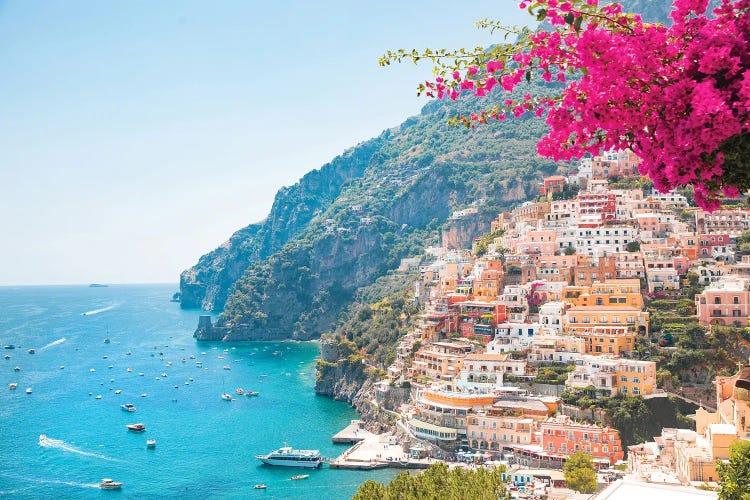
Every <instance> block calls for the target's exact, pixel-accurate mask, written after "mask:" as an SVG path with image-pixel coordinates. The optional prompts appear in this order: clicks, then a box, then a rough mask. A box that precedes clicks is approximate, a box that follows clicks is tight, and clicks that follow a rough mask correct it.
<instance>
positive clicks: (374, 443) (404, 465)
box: [328, 433, 433, 470]
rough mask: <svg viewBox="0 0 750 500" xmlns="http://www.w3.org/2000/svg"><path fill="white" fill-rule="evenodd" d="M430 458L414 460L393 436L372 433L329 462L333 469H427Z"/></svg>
mask: <svg viewBox="0 0 750 500" xmlns="http://www.w3.org/2000/svg"><path fill="white" fill-rule="evenodd" d="M432 463H433V460H432V459H429V458H412V457H410V456H409V455H408V454H406V453H404V449H403V447H402V445H401V444H399V443H397V442H396V441H395V438H394V437H393V436H391V435H378V434H372V433H370V435H369V436H367V437H365V438H363V439H361V440H360V441H359V442H358V443H357V444H355V445H354V446H352V447H351V448H349V449H348V450H346V451H345V452H344V453H342V454H341V455H340V456H339V457H337V458H336V459H334V460H331V461H330V462H328V467H330V468H331V469H356V470H372V469H384V468H388V467H389V468H397V469H427V468H428V467H429V466H430V465H431V464H432Z"/></svg>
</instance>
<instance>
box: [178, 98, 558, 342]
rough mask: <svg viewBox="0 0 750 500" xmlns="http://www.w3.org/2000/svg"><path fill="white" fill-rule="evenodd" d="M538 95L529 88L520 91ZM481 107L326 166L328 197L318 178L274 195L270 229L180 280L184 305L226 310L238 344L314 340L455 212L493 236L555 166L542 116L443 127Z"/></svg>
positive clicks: (435, 110) (414, 127)
mask: <svg viewBox="0 0 750 500" xmlns="http://www.w3.org/2000/svg"><path fill="white" fill-rule="evenodd" d="M538 90H539V87H538V86H535V84H529V85H527V87H526V88H525V89H521V92H525V91H529V92H532V93H533V92H535V91H538ZM477 106H478V104H477V102H476V100H473V99H466V100H464V101H460V102H450V101H448V102H431V103H429V104H428V105H427V106H425V107H424V109H423V111H422V114H421V115H420V116H415V117H412V118H409V119H408V120H406V121H405V122H404V123H403V124H402V125H401V126H400V127H397V128H394V129H390V130H387V131H385V132H383V134H381V135H380V136H379V137H378V138H376V139H372V140H370V141H367V142H365V143H363V144H361V145H359V146H357V147H355V148H353V149H352V150H350V151H348V152H347V153H345V154H344V155H342V156H341V157H338V158H336V159H335V160H334V161H332V162H331V163H330V164H329V165H326V166H325V167H323V168H322V169H321V170H320V173H319V174H317V177H318V178H319V180H320V179H322V178H326V179H327V178H329V177H331V176H333V175H334V174H336V182H333V183H332V184H330V185H327V189H324V190H322V192H318V191H316V190H315V189H314V185H317V184H316V183H312V182H311V180H310V179H308V176H310V175H312V174H308V176H305V178H303V179H302V180H301V181H300V184H304V187H300V185H295V186H293V187H291V188H287V189H285V190H282V191H281V192H279V194H278V195H277V197H276V202H275V203H274V209H273V211H272V214H271V215H270V216H269V218H268V219H267V220H266V221H264V222H263V223H261V224H260V225H255V226H252V227H251V228H247V229H246V230H244V232H243V233H241V234H240V233H238V234H237V235H235V237H233V240H232V241H231V242H230V244H227V245H224V246H222V247H221V248H220V249H218V250H216V251H214V252H212V253H211V254H208V255H206V256H204V257H203V258H201V260H200V262H199V263H198V265H197V266H196V267H194V268H192V269H190V270H187V271H185V272H184V273H183V275H182V283H181V288H182V290H183V305H184V306H185V307H194V306H196V305H202V306H203V307H207V306H211V307H212V308H213V309H219V308H221V306H222V305H223V309H224V311H223V314H222V315H221V316H220V318H219V325H221V326H227V327H229V329H230V330H232V335H231V338H233V339H253V338H259V337H260V336H261V333H260V332H263V335H264V338H269V337H270V338H285V337H292V336H294V337H296V338H299V339H308V338H315V337H318V336H319V335H320V334H321V333H323V332H326V331H329V330H331V329H332V327H333V326H334V325H335V324H336V322H337V321H338V320H339V316H340V314H341V313H342V312H343V311H344V310H345V308H346V307H347V306H348V305H349V304H350V303H351V302H352V301H353V300H354V297H355V296H356V293H357V290H359V289H360V288H362V287H364V286H367V285H369V284H371V283H373V282H374V281H375V280H376V279H378V278H379V277H381V276H383V275H385V274H386V273H387V272H388V271H389V270H393V269H395V268H396V267H397V266H398V264H399V261H400V259H401V258H403V257H410V256H413V255H415V254H417V253H419V252H420V251H421V249H422V248H423V247H424V245H425V242H426V241H428V240H429V239H430V238H433V237H434V235H435V234H437V233H436V232H437V231H439V230H440V229H442V228H443V226H444V224H446V221H448V220H449V217H450V215H451V214H452V212H454V211H455V210H459V209H464V208H467V207H469V206H474V207H475V208H477V214H476V216H474V220H473V222H472V223H473V227H472V229H473V230H474V231H475V234H481V233H483V232H487V230H489V224H490V222H491V220H492V218H493V217H495V216H496V215H497V213H498V212H499V211H501V210H503V209H509V208H511V207H512V206H514V205H515V204H516V203H518V202H520V201H524V200H526V199H529V198H531V197H533V196H535V195H536V193H537V184H538V182H539V180H540V179H541V177H543V176H545V175H549V174H551V173H553V172H555V171H556V170H557V165H555V164H554V163H553V162H551V161H548V160H545V159H543V158H540V157H538V156H537V154H536V142H537V140H538V139H539V137H540V136H541V135H542V134H543V133H544V132H545V129H546V126H545V125H544V123H543V122H542V121H540V120H539V119H531V118H529V119H520V120H515V121H508V122H498V123H497V124H495V125H493V126H492V127H484V128H482V129H478V130H475V131H470V130H464V129H461V128H454V127H451V126H449V125H447V123H446V120H447V118H448V116H450V115H454V114H458V113H466V112H470V111H471V110H472V109H473V108H475V107H477ZM350 162H353V163H355V164H356V165H355V166H350V167H347V165H349V163H350ZM318 184H321V183H320V182H319V183H318ZM318 187H320V186H318ZM292 215H294V217H292ZM455 223H456V221H451V224H455ZM243 238H244V239H243ZM470 242H471V240H470V239H468V240H467V241H465V242H460V243H462V244H465V246H466V247H468V246H470ZM240 271H241V272H240ZM238 273H239V274H238ZM186 292H187V294H186ZM185 297H187V298H185ZM223 297H226V301H225V303H223V304H222V298H223Z"/></svg>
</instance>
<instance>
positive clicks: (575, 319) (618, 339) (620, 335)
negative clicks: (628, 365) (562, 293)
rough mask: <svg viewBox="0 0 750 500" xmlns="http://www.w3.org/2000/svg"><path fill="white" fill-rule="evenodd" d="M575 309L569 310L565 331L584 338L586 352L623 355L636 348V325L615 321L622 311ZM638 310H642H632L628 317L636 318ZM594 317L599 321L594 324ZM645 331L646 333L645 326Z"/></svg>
mask: <svg viewBox="0 0 750 500" xmlns="http://www.w3.org/2000/svg"><path fill="white" fill-rule="evenodd" d="M573 309H577V308H573ZM573 309H571V310H570V311H568V315H569V316H568V323H566V324H565V325H564V331H565V332H566V333H568V334H571V335H575V336H576V337H580V338H582V339H583V347H584V353H585V354H594V355H601V354H609V355H614V356H621V355H623V354H625V353H628V352H631V351H632V350H633V349H634V348H635V338H636V336H637V335H638V330H636V328H635V327H634V326H630V325H629V326H623V325H622V324H618V323H619V321H618V322H614V323H613V320H614V319H617V318H618V315H619V314H622V313H621V312H620V313H615V314H611V312H608V311H601V310H598V311H592V310H590V309H591V308H585V309H586V310H582V311H581V310H579V311H575V310H573ZM637 312H640V311H632V312H631V313H630V314H631V315H630V316H627V317H626V318H629V317H633V318H635V317H636V313H637ZM586 319H588V321H585V320H586ZM593 319H596V320H597V321H596V324H593V325H592V324H591V323H592V320H593ZM639 330H640V328H639ZM643 333H646V331H645V327H644V330H643Z"/></svg>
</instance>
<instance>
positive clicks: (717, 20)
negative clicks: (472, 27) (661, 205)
mask: <svg viewBox="0 0 750 500" xmlns="http://www.w3.org/2000/svg"><path fill="white" fill-rule="evenodd" d="M708 3H709V0H673V4H672V6H673V12H672V14H671V17H672V19H673V23H672V25H671V26H665V25H662V24H658V23H653V24H650V23H645V22H644V21H643V19H642V18H641V16H640V15H638V14H627V13H624V12H623V9H622V6H621V5H619V4H617V3H612V4H605V5H599V1H598V0H565V1H560V0H535V1H533V2H532V1H531V0H522V1H520V6H521V7H522V8H528V11H529V13H530V14H531V15H532V16H535V17H536V19H537V21H539V22H542V21H546V23H547V24H546V25H542V29H538V30H532V29H529V28H515V27H512V28H511V27H505V26H502V25H501V24H500V23H498V22H496V21H491V20H484V21H480V22H479V23H477V24H478V25H479V26H480V27H483V28H486V29H490V30H491V31H492V32H493V33H494V32H498V33H500V34H503V35H504V36H505V39H506V40H508V39H509V38H510V39H511V40H515V41H513V42H505V43H499V44H497V45H494V46H493V47H492V48H490V49H486V50H485V49H484V48H482V47H477V48H476V49H474V50H466V49H461V50H458V51H447V50H431V49H427V50H425V51H423V52H419V51H416V50H414V51H406V50H398V51H396V52H391V51H388V52H387V53H386V54H385V55H384V56H383V57H381V59H380V64H381V65H387V64H390V63H391V62H392V61H401V60H403V59H410V60H412V61H414V62H417V61H419V60H425V59H426V60H428V61H432V62H433V63H434V64H435V74H436V78H435V80H434V81H432V82H430V81H428V82H425V83H424V84H421V85H420V86H419V87H418V92H419V93H424V94H426V95H427V96H429V97H435V98H438V99H442V98H444V97H445V96H448V97H450V98H451V99H458V98H459V97H461V96H462V95H473V96H477V97H483V96H487V95H488V94H489V93H491V92H492V91H493V89H502V90H504V91H507V92H510V91H512V90H514V89H516V88H517V87H518V86H519V84H521V83H522V82H523V81H524V80H526V81H531V79H532V78H533V77H534V76H541V78H542V79H544V80H546V81H547V82H552V80H556V81H557V82H559V83H558V84H551V85H550V86H549V87H548V88H549V89H550V90H549V93H548V94H547V95H531V94H530V93H526V94H523V96H522V97H520V96H518V95H517V94H516V95H513V94H510V95H509V98H508V99H507V100H506V101H505V103H504V105H503V106H495V107H493V108H491V109H486V110H483V111H480V112H477V113H472V114H470V115H469V116H457V117H454V118H453V120H452V121H453V123H462V124H464V125H465V126H467V127H473V126H476V125H478V124H486V123H488V122H489V121H491V120H504V119H505V118H506V116H514V117H519V116H521V115H524V114H526V113H534V114H535V115H537V116H544V115H546V122H547V124H548V125H549V127H550V131H549V133H548V134H547V135H546V136H545V137H544V138H542V140H541V141H540V142H539V143H538V151H539V153H540V154H542V155H543V156H547V157H550V158H552V159H554V160H571V159H573V158H581V157H583V156H584V155H585V154H599V153H600V152H601V151H602V150H624V149H631V150H632V151H634V152H635V153H636V154H637V155H638V156H639V157H640V158H641V160H642V163H641V164H640V166H639V170H640V172H641V173H643V174H645V175H648V176H649V177H650V178H651V180H652V181H653V182H654V186H655V187H656V189H658V190H659V191H662V192H664V191H669V190H671V189H674V188H677V187H680V186H687V185H691V186H693V188H694V199H695V202H696V203H697V204H698V205H699V206H701V207H703V208H705V209H707V210H714V209H716V208H719V207H720V206H721V196H722V194H723V195H724V196H727V197H730V198H736V197H737V196H738V195H739V192H740V191H745V190H747V189H748V188H750V57H748V54H750V0H723V1H722V2H720V5H719V6H718V7H717V8H716V9H714V10H713V11H712V12H711V13H708V12H707V8H708ZM612 68H618V70H617V71H612ZM560 88H562V90H561V91H559V90H558V89H560Z"/></svg>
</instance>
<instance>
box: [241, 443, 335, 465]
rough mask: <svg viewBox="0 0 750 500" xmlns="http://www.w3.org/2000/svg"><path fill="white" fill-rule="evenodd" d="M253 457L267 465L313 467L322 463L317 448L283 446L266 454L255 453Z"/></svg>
mask: <svg viewBox="0 0 750 500" xmlns="http://www.w3.org/2000/svg"><path fill="white" fill-rule="evenodd" d="M255 458H257V459H258V460H260V461H261V462H263V463H264V464H268V465H280V466H283V467H305V468H309V469H315V468H317V467H320V465H321V464H322V463H323V457H321V456H320V451H318V450H295V449H292V447H291V446H283V447H282V448H279V449H278V450H274V451H272V452H271V453H268V454H266V455H256V456H255Z"/></svg>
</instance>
